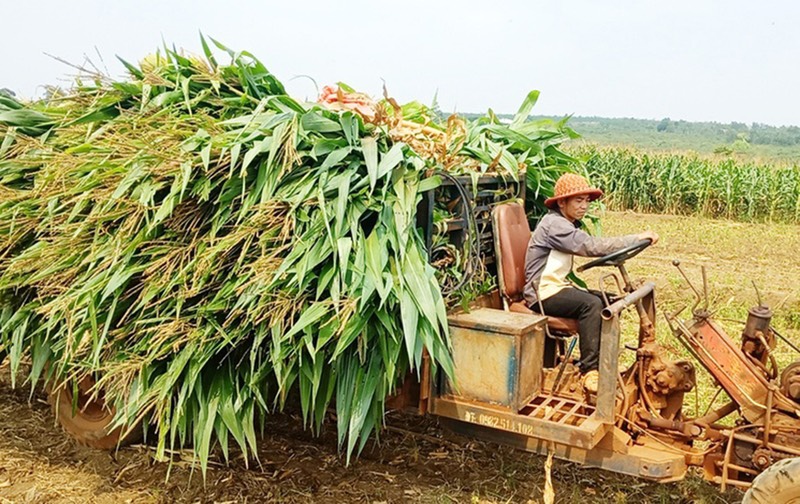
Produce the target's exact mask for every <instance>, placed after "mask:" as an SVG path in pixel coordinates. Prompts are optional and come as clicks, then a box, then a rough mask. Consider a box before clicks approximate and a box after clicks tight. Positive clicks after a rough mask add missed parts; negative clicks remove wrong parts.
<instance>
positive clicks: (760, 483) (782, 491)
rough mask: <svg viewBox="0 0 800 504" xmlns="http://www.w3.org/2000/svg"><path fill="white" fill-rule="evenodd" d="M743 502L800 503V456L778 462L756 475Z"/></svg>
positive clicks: (768, 503)
mask: <svg viewBox="0 0 800 504" xmlns="http://www.w3.org/2000/svg"><path fill="white" fill-rule="evenodd" d="M742 504H800V457H798V458H790V459H784V460H781V461H779V462H776V463H775V464H772V465H771V466H769V467H768V468H767V469H766V470H765V471H764V472H762V473H761V474H759V475H758V476H756V479H754V480H753V486H751V487H750V490H748V491H747V493H746V494H745V496H744V500H743V501H742Z"/></svg>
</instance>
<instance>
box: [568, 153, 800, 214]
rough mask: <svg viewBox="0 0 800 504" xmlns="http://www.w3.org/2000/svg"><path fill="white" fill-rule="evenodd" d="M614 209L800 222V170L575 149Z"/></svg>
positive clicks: (790, 167) (669, 155) (798, 167)
mask: <svg viewBox="0 0 800 504" xmlns="http://www.w3.org/2000/svg"><path fill="white" fill-rule="evenodd" d="M573 152H574V153H575V154H576V155H578V156H580V157H584V158H585V159H586V167H587V169H588V171H589V174H590V176H591V177H592V180H593V182H595V183H597V184H598V185H599V186H600V187H602V188H603V190H604V191H605V192H606V198H605V202H606V204H607V205H608V206H609V207H611V208H614V209H619V210H635V211H638V212H650V213H670V214H698V215H703V216H708V217H722V218H727V219H733V220H741V221H765V220H768V221H778V222H790V223H796V222H800V166H797V165H795V166H785V167H778V166H770V165H766V164H757V163H752V162H742V161H737V160H735V159H724V160H712V159H707V158H702V157H699V156H696V155H689V154H670V153H647V152H643V151H639V150H636V149H628V148H599V147H594V146H588V147H583V148H581V149H573Z"/></svg>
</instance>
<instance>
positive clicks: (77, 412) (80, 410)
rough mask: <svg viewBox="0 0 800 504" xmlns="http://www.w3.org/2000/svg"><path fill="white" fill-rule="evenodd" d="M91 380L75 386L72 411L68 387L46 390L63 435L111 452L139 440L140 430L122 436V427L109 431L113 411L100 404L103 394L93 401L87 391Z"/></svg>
mask: <svg viewBox="0 0 800 504" xmlns="http://www.w3.org/2000/svg"><path fill="white" fill-rule="evenodd" d="M94 383H95V382H94V380H93V379H92V378H91V377H90V376H87V377H85V378H83V379H82V380H81V381H80V382H79V383H78V387H77V388H78V397H77V401H75V403H76V408H75V409H74V410H73V407H72V406H73V398H74V395H73V387H71V386H69V385H67V386H64V387H61V388H60V389H58V390H56V391H51V390H48V398H49V401H50V405H51V406H52V408H53V413H54V414H55V416H56V419H57V420H58V423H60V424H61V427H63V428H64V431H65V432H66V433H67V434H69V435H70V436H71V437H72V438H74V439H75V440H76V441H77V442H78V443H80V444H82V445H85V446H88V447H90V448H98V449H101V450H113V449H114V448H116V447H118V446H122V445H126V444H130V443H133V442H135V441H138V440H139V439H141V435H142V432H141V430H140V429H133V430H131V431H130V432H129V433H128V434H127V435H126V436H124V437H123V436H122V433H123V431H122V427H117V428H116V429H113V430H109V425H111V421H112V420H113V418H114V414H115V413H116V411H115V410H114V408H113V407H112V406H110V405H107V404H106V402H105V401H104V400H103V395H102V393H101V394H100V396H99V397H96V398H94V399H92V397H91V393H90V390H91V388H92V386H94Z"/></svg>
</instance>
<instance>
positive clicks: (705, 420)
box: [694, 401, 739, 425]
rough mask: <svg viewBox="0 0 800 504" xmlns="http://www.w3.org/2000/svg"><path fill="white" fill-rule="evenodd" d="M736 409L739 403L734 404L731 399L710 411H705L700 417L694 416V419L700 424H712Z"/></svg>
mask: <svg viewBox="0 0 800 504" xmlns="http://www.w3.org/2000/svg"><path fill="white" fill-rule="evenodd" d="M738 409H739V405H738V404H736V402H735V401H731V402H729V403H728V404H726V405H724V406H721V407H719V408H717V409H715V410H714V411H712V412H711V413H707V414H705V415H703V416H702V417H700V418H696V419H695V420H694V421H695V423H698V424H700V425H712V424H715V423H716V422H718V421H720V420H722V419H723V418H725V417H726V416H728V415H730V414H731V413H733V412H734V411H736V410H738Z"/></svg>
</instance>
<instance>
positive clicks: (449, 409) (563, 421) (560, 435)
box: [431, 396, 612, 450]
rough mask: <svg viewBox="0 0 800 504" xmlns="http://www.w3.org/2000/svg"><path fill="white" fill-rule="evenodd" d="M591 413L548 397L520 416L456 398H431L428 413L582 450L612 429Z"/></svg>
mask: <svg viewBox="0 0 800 504" xmlns="http://www.w3.org/2000/svg"><path fill="white" fill-rule="evenodd" d="M595 411H596V410H595V409H594V408H592V407H591V406H589V405H587V404H582V403H581V402H577V401H574V400H571V399H566V398H559V397H552V396H551V397H539V398H535V399H534V400H533V401H532V402H531V403H530V404H529V407H528V408H524V409H523V410H522V411H521V412H520V413H516V412H510V411H508V410H506V409H503V408H500V407H495V406H491V405H488V404H485V403H480V402H475V401H466V400H463V399H459V398H456V397H438V398H434V399H433V401H432V408H431V413H433V414H435V415H438V416H440V417H446V418H452V419H455V420H461V421H463V422H467V423H470V424H476V425H482V426H484V427H491V428H493V429H497V430H501V431H506V432H511V433H515V434H522V435H524V436H529V437H534V438H541V439H546V440H549V441H551V442H553V443H556V444H563V445H568V446H574V447H576V448H582V449H585V450H589V449H591V448H593V447H594V446H595V445H597V443H598V442H599V441H600V439H602V437H603V436H605V435H606V433H607V432H608V431H609V430H611V428H612V427H611V425H609V424H606V423H604V422H601V421H599V420H597V417H596V416H595Z"/></svg>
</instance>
